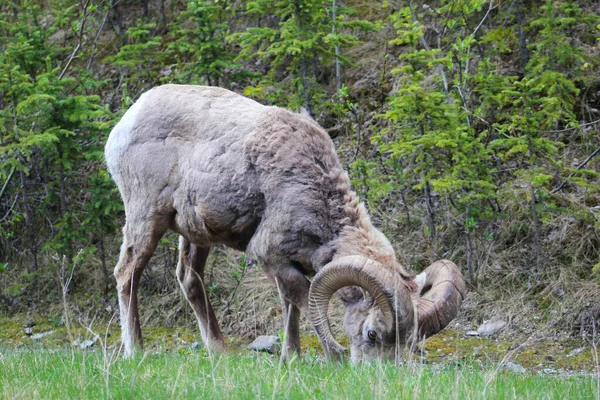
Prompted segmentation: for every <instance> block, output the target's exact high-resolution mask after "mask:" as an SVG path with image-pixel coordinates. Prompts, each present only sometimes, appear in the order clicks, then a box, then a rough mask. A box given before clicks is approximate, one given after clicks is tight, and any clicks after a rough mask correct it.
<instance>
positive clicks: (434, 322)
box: [415, 260, 466, 339]
mask: <svg viewBox="0 0 600 400" xmlns="http://www.w3.org/2000/svg"><path fill="white" fill-rule="evenodd" d="M423 280H424V282H423ZM415 281H417V282H419V281H421V282H419V283H421V284H422V289H421V290H420V296H421V297H420V298H419V304H418V306H417V310H418V320H419V322H418V326H419V329H418V334H419V338H420V339H422V338H424V337H429V336H432V335H435V334H436V333H438V332H439V331H441V330H442V329H444V328H445V327H446V326H447V325H448V324H449V323H450V321H452V320H453V319H454V317H456V314H457V313H458V310H459V309H460V305H461V304H462V301H463V299H464V297H465V293H466V287H465V280H464V278H463V276H462V274H461V272H460V269H459V268H458V267H457V266H456V264H454V263H453V262H452V261H448V260H440V261H436V262H434V263H433V264H431V265H430V266H429V267H427V269H426V270H425V271H424V272H423V273H421V274H420V275H418V276H417V277H416V279H415ZM421 284H419V286H421Z"/></svg>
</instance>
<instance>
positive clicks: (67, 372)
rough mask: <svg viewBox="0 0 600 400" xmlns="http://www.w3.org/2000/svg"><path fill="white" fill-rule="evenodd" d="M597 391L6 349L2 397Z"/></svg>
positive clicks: (185, 358) (308, 364)
mask: <svg viewBox="0 0 600 400" xmlns="http://www.w3.org/2000/svg"><path fill="white" fill-rule="evenodd" d="M597 385H598V381H597V380H596V379H595V378H594V377H592V376H590V375H588V376H573V377H563V378H560V377H552V376H533V375H530V374H523V375H520V374H514V373H510V372H506V371H503V370H501V369H499V368H496V367H495V366H493V365H492V366H489V367H480V366H478V365H477V364H468V363H467V364H462V365H460V364H455V365H451V364H446V365H445V366H444V365H436V366H430V365H418V364H417V365H404V366H400V367H396V366H394V365H392V364H388V363H377V364H371V365H363V366H358V367H354V366H351V365H339V364H330V363H324V362H322V361H321V360H320V359H319V358H318V357H310V356H307V357H305V358H304V359H303V360H293V361H292V362H290V363H288V364H283V363H280V362H279V361H278V359H277V358H274V357H271V356H268V355H265V354H254V353H247V354H244V355H225V356H220V357H207V356H205V355H203V354H202V353H198V352H195V353H192V352H189V351H186V352H172V353H165V352H162V353H157V354H146V355H144V356H142V357H138V358H134V359H124V358H122V357H117V355H116V354H115V353H114V352H112V351H109V352H108V353H106V354H105V353H103V352H102V351H101V349H98V350H97V351H96V352H81V351H69V350H59V351H48V350H31V351H30V350H5V349H4V350H2V349H0V398H5V399H69V398H75V399H85V398H92V399H102V398H115V399H122V398H147V399H165V398H189V399H199V398H214V399H252V398H284V399H285V398H291V399H305V398H323V399H331V398H343V399H364V398H367V399H368V398H374V399H387V398H410V399H412V398H423V399H450V398H458V399H481V398H499V399H511V398H515V399H523V398H532V399H538V398H539V399H565V398H572V399H586V398H587V399H593V398H597V396H598V386H597Z"/></svg>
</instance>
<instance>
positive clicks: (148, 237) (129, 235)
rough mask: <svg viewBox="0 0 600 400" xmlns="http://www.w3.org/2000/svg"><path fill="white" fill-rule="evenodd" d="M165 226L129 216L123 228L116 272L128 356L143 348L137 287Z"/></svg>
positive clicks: (122, 328)
mask: <svg viewBox="0 0 600 400" xmlns="http://www.w3.org/2000/svg"><path fill="white" fill-rule="evenodd" d="M166 229H167V228H166V226H164V224H160V223H157V221H144V220H139V219H136V218H135V217H132V216H130V215H128V216H127V222H126V224H125V227H124V228H123V244H122V245H121V253H120V256H119V262H118V263H117V266H116V267H115V272H114V275H115V278H116V280H117V291H118V294H119V308H120V320H121V336H122V341H123V345H124V348H125V355H126V356H131V355H132V354H133V353H134V352H135V351H136V350H142V349H143V339H142V331H141V328H140V317H139V313H138V302H137V290H138V286H139V283H140V277H141V276H142V271H143V270H144V267H145V266H146V264H148V261H149V260H150V257H151V256H152V253H153V252H154V250H155V249H156V246H157V245H158V241H159V240H160V238H161V237H162V235H163V234H164V233H165V231H166Z"/></svg>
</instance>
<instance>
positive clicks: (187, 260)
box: [106, 85, 465, 362]
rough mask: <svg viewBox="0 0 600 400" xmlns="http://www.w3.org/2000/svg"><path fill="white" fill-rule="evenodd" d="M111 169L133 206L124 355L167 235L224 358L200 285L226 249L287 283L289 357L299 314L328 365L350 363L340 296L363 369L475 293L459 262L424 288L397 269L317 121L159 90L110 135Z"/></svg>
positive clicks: (191, 89)
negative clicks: (145, 275) (212, 253)
mask: <svg viewBox="0 0 600 400" xmlns="http://www.w3.org/2000/svg"><path fill="white" fill-rule="evenodd" d="M106 163H107V165H108V169H109V170H110V173H111V175H112V177H113V179H114V180H115V182H116V184H117V186H118V187H119V190H120V193H121V196H122V198H123V201H124V203H125V214H126V222H125V227H124V228H123V236H124V237H123V244H122V247H121V253H120V257H119V262H118V264H117V266H116V268H115V277H116V280H117V289H118V294H119V305H120V312H121V327H122V336H123V337H122V339H123V343H124V346H125V352H126V354H131V353H132V352H133V351H134V350H135V349H136V348H140V349H141V347H142V334H141V330H140V323H139V314H138V305H137V297H136V293H137V290H138V284H139V280H140V276H141V274H142V270H143V269H144V267H145V266H146V264H147V263H148V260H149V259H150V257H151V255H152V253H153V252H154V250H155V248H156V246H157V244H158V242H159V240H160V238H161V237H162V236H163V234H164V233H165V232H166V231H167V230H169V229H170V230H173V231H175V232H177V233H179V235H181V236H180V241H179V263H178V266H177V278H178V280H179V284H180V286H181V288H182V290H183V292H184V294H185V296H186V298H187V300H188V301H189V303H190V305H191V306H192V308H193V310H194V313H195V315H196V318H197V320H198V323H199V326H200V330H201V334H202V339H203V340H204V342H205V344H206V345H207V347H208V349H210V350H212V351H222V350H224V349H225V347H226V346H225V342H224V339H223V335H222V334H221V331H220V328H219V324H218V321H217V319H216V318H215V313H214V311H213V309H212V307H211V304H210V301H209V299H208V296H207V294H206V290H205V289H206V288H205V286H204V283H203V278H204V266H205V262H206V258H207V256H208V253H209V250H210V247H211V246H213V245H217V244H225V245H227V246H230V247H232V248H234V249H238V250H242V251H246V252H247V253H248V254H249V255H250V256H251V257H252V258H254V259H256V260H257V261H258V262H259V263H260V265H261V266H262V268H263V269H264V271H265V272H266V274H267V275H268V276H269V277H270V278H271V279H272V280H273V281H274V282H275V283H276V284H277V286H278V288H279V290H280V292H281V293H282V295H283V302H284V317H285V321H286V323H285V326H286V338H287V339H286V343H284V346H283V352H284V356H286V355H289V354H290V353H291V352H292V351H299V350H300V334H299V317H300V312H301V311H308V312H309V316H310V318H311V321H312V324H313V326H314V329H315V331H316V333H317V335H318V337H319V340H320V342H321V344H322V345H323V348H324V350H325V352H326V354H327V355H328V356H329V357H330V358H337V357H339V356H340V355H341V353H342V352H343V351H344V348H343V347H342V346H340V345H339V344H338V343H337V342H336V341H335V339H334V337H333V335H332V333H331V329H330V326H329V320H328V317H327V308H328V303H329V301H330V300H331V298H332V296H333V294H334V293H335V292H336V291H338V290H339V296H340V298H341V299H342V301H343V304H344V305H345V307H346V309H347V312H346V317H345V322H344V324H345V329H346V332H347V334H348V337H349V339H350V344H351V357H352V360H353V361H354V362H358V361H361V360H370V359H373V358H381V357H384V356H386V355H390V354H393V353H394V349H396V348H399V346H400V345H405V344H406V343H408V341H409V340H414V339H415V338H417V337H419V338H422V337H424V336H429V335H432V334H434V333H436V332H438V331H439V330H441V329H443V328H444V327H445V326H446V325H447V324H448V323H449V322H450V321H451V320H452V319H453V318H454V317H455V316H456V313H457V311H458V309H459V307H460V304H461V302H462V298H463V295H464V293H465V286H464V280H463V278H462V275H461V274H460V271H459V270H458V268H457V267H456V266H455V265H454V264H453V263H451V262H450V261H438V262H436V263H434V264H433V265H432V266H430V267H429V268H428V269H427V270H426V271H425V273H424V274H421V275H419V276H418V277H417V279H416V280H415V279H413V278H412V276H411V275H410V274H408V273H407V272H406V271H405V270H404V269H403V268H402V267H401V266H400V265H399V264H398V262H397V261H396V258H395V254H394V250H393V248H392V246H391V245H390V243H389V241H388V240H387V239H386V238H385V236H384V235H383V234H382V233H381V232H380V231H379V230H377V229H376V228H375V227H373V225H372V224H371V221H370V219H369V216H368V215H367V212H366V210H365V208H364V206H363V205H362V204H361V203H360V202H359V200H358V198H357V197H356V195H355V193H354V192H353V191H351V189H350V182H349V179H348V175H347V174H346V173H345V172H344V170H343V169H342V167H341V165H340V162H339V160H338V157H337V155H336V152H335V149H334V146H333V143H332V141H331V139H330V138H329V136H328V135H327V133H325V131H323V129H322V128H320V127H319V126H318V125H317V124H316V123H315V122H314V121H313V120H312V119H311V118H309V117H308V116H305V115H301V114H295V113H292V112H289V111H287V110H284V109H281V108H277V107H267V106H263V105H261V104H259V103H257V102H255V101H253V100H250V99H248V98H245V97H242V96H240V95H237V94H235V93H232V92H230V91H227V90H224V89H220V88H215V87H201V86H180V85H165V86H160V87H157V88H154V89H152V90H150V91H148V92H147V93H145V94H143V95H142V96H141V97H140V99H139V100H138V101H137V102H136V103H135V104H134V105H133V106H131V108H130V109H129V110H128V111H127V113H126V114H125V115H124V116H123V118H122V120H121V121H120V122H119V123H118V124H117V126H116V127H115V128H114V129H113V130H112V132H111V134H110V137H109V138H108V142H107V143H106ZM315 274H316V275H315ZM310 276H314V278H313V280H312V284H311V282H310V281H309V280H308V278H307V277H310ZM415 282H416V283H415Z"/></svg>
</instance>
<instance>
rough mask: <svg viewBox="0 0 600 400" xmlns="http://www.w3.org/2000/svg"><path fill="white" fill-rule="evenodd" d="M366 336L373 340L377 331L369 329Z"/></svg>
mask: <svg viewBox="0 0 600 400" xmlns="http://www.w3.org/2000/svg"><path fill="white" fill-rule="evenodd" d="M367 336H368V337H369V339H371V340H375V339H377V333H376V332H375V331H369V332H367Z"/></svg>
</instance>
